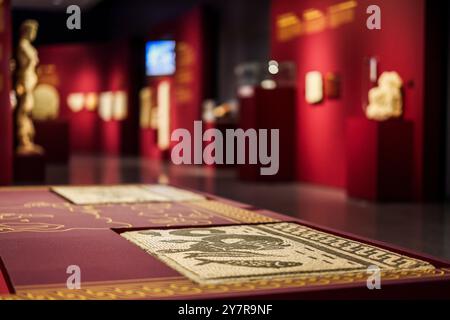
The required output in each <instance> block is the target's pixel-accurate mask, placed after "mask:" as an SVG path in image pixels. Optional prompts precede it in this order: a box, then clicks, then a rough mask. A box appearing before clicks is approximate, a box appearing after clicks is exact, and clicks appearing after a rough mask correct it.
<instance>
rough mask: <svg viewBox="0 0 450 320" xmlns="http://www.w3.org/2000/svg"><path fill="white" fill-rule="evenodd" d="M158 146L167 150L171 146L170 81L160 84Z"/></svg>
mask: <svg viewBox="0 0 450 320" xmlns="http://www.w3.org/2000/svg"><path fill="white" fill-rule="evenodd" d="M157 99H158V147H159V148H160V149H161V150H167V149H168V148H169V146H170V83H169V81H163V82H161V83H159V85H158V97H157Z"/></svg>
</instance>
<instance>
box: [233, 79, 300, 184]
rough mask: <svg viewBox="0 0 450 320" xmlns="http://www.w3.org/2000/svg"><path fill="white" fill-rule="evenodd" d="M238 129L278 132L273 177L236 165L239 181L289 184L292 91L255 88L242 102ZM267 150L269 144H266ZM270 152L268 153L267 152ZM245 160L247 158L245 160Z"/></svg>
mask: <svg viewBox="0 0 450 320" xmlns="http://www.w3.org/2000/svg"><path fill="white" fill-rule="evenodd" d="M240 105H241V110H240V112H241V118H240V127H241V128H242V129H244V130H247V129H252V128H253V129H256V130H259V129H268V130H269V132H268V136H269V137H270V129H279V130H280V131H279V132H280V140H279V145H280V151H279V171H278V173H277V174H276V175H273V176H262V175H261V174H260V168H261V165H240V166H239V178H240V179H242V180H249V181H273V182H276V181H292V180H294V179H295V145H296V143H295V126H296V116H295V115H296V111H295V107H296V90H295V89H294V88H276V89H274V90H265V89H262V88H255V92H254V95H253V96H252V97H250V98H242V99H241V100H240ZM268 146H269V147H268V150H270V143H269V144H268ZM269 152H270V151H269ZM246 159H248V156H247V157H246Z"/></svg>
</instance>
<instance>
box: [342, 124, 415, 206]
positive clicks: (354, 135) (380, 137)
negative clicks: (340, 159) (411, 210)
mask: <svg viewBox="0 0 450 320" xmlns="http://www.w3.org/2000/svg"><path fill="white" fill-rule="evenodd" d="M346 135H347V137H346V141H347V194H348V196H349V197H352V198H360V199H364V200H370V201H410V200H412V198H413V195H412V193H413V191H412V189H413V188H412V170H413V123H412V122H409V121H405V120H389V121H385V122H376V121H371V120H367V119H365V118H352V119H349V120H348V121H347V132H346Z"/></svg>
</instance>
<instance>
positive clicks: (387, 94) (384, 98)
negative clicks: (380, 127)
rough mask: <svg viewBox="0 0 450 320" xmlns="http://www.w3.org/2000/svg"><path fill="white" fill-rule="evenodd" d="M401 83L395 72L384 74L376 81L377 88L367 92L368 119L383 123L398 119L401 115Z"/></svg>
mask: <svg viewBox="0 0 450 320" xmlns="http://www.w3.org/2000/svg"><path fill="white" fill-rule="evenodd" d="M402 86H403V81H402V79H401V78H400V76H399V74H398V73H397V72H384V73H383V74H382V75H381V76H380V78H379V79H378V87H375V88H373V89H371V90H370V91H369V106H368V107H367V108H366V116H367V118H369V119H372V120H377V121H384V120H388V119H390V118H398V117H400V116H401V115H402V113H403V98H402V90H401V89H402Z"/></svg>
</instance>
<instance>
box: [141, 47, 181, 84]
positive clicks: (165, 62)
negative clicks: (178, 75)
mask: <svg viewBox="0 0 450 320" xmlns="http://www.w3.org/2000/svg"><path fill="white" fill-rule="evenodd" d="M175 44H176V43H175V41H173V40H158V41H149V42H147V44H146V46H145V67H146V74H147V76H169V75H173V74H174V73H175V70H176V63H175V56H176V54H175Z"/></svg>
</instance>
